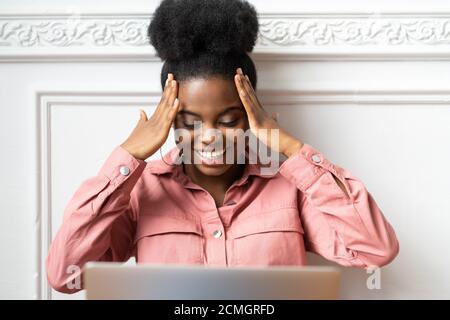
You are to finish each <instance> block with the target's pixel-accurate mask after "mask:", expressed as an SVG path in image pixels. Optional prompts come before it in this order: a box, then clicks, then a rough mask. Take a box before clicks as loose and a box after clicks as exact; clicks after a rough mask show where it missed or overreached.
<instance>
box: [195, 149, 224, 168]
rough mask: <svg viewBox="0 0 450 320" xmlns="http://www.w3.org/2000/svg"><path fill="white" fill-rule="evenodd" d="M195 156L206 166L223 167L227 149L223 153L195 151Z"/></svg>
mask: <svg viewBox="0 0 450 320" xmlns="http://www.w3.org/2000/svg"><path fill="white" fill-rule="evenodd" d="M194 152H195V154H196V155H197V157H198V158H199V159H200V160H201V163H202V164H205V165H223V164H225V163H224V161H223V157H224V155H225V153H226V152H227V149H222V150H221V151H219V152H217V151H214V152H209V151H204V149H194Z"/></svg>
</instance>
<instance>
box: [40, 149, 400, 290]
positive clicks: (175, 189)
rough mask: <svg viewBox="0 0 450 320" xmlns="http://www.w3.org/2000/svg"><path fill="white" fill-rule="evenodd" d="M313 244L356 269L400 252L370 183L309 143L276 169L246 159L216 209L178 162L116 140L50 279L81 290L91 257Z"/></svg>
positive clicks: (220, 259) (240, 261)
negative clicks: (149, 156) (265, 171)
mask: <svg viewBox="0 0 450 320" xmlns="http://www.w3.org/2000/svg"><path fill="white" fill-rule="evenodd" d="M177 154H178V153H177V149H176V148H174V149H172V150H171V151H170V152H169V153H168V154H166V156H165V159H166V162H168V163H171V162H170V161H172V163H173V161H174V157H176V156H177ZM333 174H334V175H335V176H336V177H337V178H338V179H339V180H340V181H341V182H342V183H343V184H344V186H345V188H346V190H347V193H348V194H349V197H347V195H346V194H345V193H344V192H343V190H341V188H340V187H339V185H338V184H337V183H336V181H335V180H334V178H333ZM307 250H308V251H312V252H315V253H317V254H319V255H322V256H323V257H325V258H326V259H329V260H332V261H335V262H336V263H338V264H340V265H344V266H352V267H358V268H368V267H373V266H383V265H385V264H387V263H389V262H390V261H392V260H393V259H394V258H395V256H396V255H397V254H398V251H399V244H398V241H397V238H396V235H395V232H394V230H393V228H392V227H391V225H390V224H389V223H388V221H387V220H386V219H385V217H384V216H383V214H382V212H381V210H380V208H378V206H377V204H376V203H375V200H374V199H373V198H372V196H371V194H370V193H369V192H368V191H367V190H366V188H365V186H364V185H363V183H362V182H361V181H360V180H359V179H358V178H356V177H355V176H353V175H352V174H351V173H350V172H348V171H347V170H345V169H343V168H342V167H339V166H337V165H335V164H333V163H331V162H330V161H328V160H327V159H326V158H325V157H324V156H323V155H322V154H321V153H320V152H319V151H318V150H316V149H314V148H313V147H312V146H311V145H309V144H306V143H305V144H304V145H303V147H302V148H301V149H300V151H298V152H297V153H296V154H294V155H292V156H291V157H289V158H288V159H287V160H285V161H284V162H283V163H282V164H281V166H280V168H279V170H278V171H277V172H276V173H274V174H272V175H269V176H267V175H262V174H261V173H260V169H259V165H257V164H248V165H246V167H245V171H244V174H243V176H242V178H240V179H239V180H237V181H235V182H234V184H233V185H232V186H231V187H230V188H229V189H228V191H227V192H226V194H225V199H224V205H223V206H222V207H219V208H217V207H216V205H215V202H214V199H213V198H212V196H211V195H210V194H209V193H208V192H207V191H205V190H204V189H202V188H201V187H200V186H198V185H196V184H194V183H193V182H192V181H190V179H189V178H188V177H187V176H186V175H185V174H184V173H183V169H182V166H181V165H172V166H170V165H167V164H165V163H164V162H163V161H161V160H154V161H149V162H148V163H147V162H146V161H143V160H138V159H136V158H134V157H133V156H132V155H131V154H130V153H128V152H127V151H126V150H125V149H123V148H122V147H120V146H117V147H116V148H115V149H114V150H113V152H112V153H111V155H110V156H109V157H108V159H107V160H106V161H105V163H104V164H103V166H102V168H101V169H100V171H99V173H98V174H97V175H96V176H94V177H91V178H89V179H87V180H86V181H84V182H83V183H82V184H81V186H80V187H79V188H78V190H77V191H76V192H75V194H74V195H73V197H72V198H71V200H70V201H69V203H68V205H67V207H66V208H65V211H64V221H63V224H62V226H61V228H60V229H59V231H58V233H57V234H56V237H55V238H54V240H53V242H52V244H51V246H50V249H49V254H48V257H47V260H46V266H47V277H48V281H49V282H50V284H51V285H52V287H53V288H55V289H56V290H58V291H61V292H66V293H71V292H75V291H78V290H79V289H78V290H77V289H68V288H67V286H66V284H67V283H70V282H74V278H75V277H78V276H79V275H80V274H79V273H77V272H75V273H72V271H71V272H67V270H73V269H71V266H72V265H75V266H78V267H80V268H82V267H83V265H84V264H85V263H86V262H88V261H126V260H128V259H129V258H130V257H131V256H135V257H136V261H137V262H138V263H176V264H205V265H220V266H239V265H266V266H268V265H305V264H306V263H307V261H306V256H305V251H307Z"/></svg>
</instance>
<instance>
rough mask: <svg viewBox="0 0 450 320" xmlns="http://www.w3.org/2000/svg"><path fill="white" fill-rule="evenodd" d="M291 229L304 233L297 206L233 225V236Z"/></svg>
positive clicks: (253, 217)
mask: <svg viewBox="0 0 450 320" xmlns="http://www.w3.org/2000/svg"><path fill="white" fill-rule="evenodd" d="M276 231H281V232H283V231H291V232H298V233H301V234H303V233H304V230H303V227H302V223H301V221H300V216H299V214H298V210H297V209H296V208H292V209H282V210H279V211H275V212H271V213H265V214H262V215H256V216H252V217H250V218H247V219H246V220H245V221H242V222H236V225H235V226H232V230H231V232H230V233H231V235H232V237H233V238H240V237H244V236H248V235H251V234H256V233H263V232H276Z"/></svg>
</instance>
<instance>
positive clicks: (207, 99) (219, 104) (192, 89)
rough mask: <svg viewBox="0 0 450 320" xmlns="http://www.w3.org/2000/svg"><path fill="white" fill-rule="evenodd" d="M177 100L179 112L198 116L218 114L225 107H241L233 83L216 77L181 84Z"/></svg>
mask: <svg viewBox="0 0 450 320" xmlns="http://www.w3.org/2000/svg"><path fill="white" fill-rule="evenodd" d="M178 99H179V100H180V103H181V106H180V110H188V111H191V112H195V113H198V114H208V113H209V114H218V113H220V112H222V111H224V110H225V109H226V108H227V107H231V106H242V102H241V99H240V98H239V94H238V92H237V89H236V86H235V84H234V81H233V80H227V79H222V78H218V77H213V78H208V79H192V80H187V81H183V82H181V83H180V86H179V89H178ZM242 108H243V107H242Z"/></svg>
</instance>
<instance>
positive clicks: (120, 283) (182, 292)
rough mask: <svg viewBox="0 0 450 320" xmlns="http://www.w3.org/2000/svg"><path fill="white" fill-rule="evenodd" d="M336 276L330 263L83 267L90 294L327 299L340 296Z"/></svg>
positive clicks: (155, 297)
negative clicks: (311, 264)
mask: <svg viewBox="0 0 450 320" xmlns="http://www.w3.org/2000/svg"><path fill="white" fill-rule="evenodd" d="M339 282H340V272H339V269H337V268H334V267H328V266H307V267H301V266H292V267H291V266H269V267H263V266H261V267H259V266H255V267H247V266H245V267H236V266H233V267H216V266H214V267H213V266H203V265H175V264H173V265H162V264H138V265H124V264H123V263H110V262H90V263H87V264H86V266H85V270H84V283H85V289H86V298H87V299H88V300H99V299H102V300H103V299H114V300H116V299H127V300H130V299H151V300H162V299H164V300H178V299H179V300H198V299H202V300H234V299H236V300H253V299H261V300H278V299H286V300H303V299H327V300H328V299H337V298H338V290H339Z"/></svg>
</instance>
